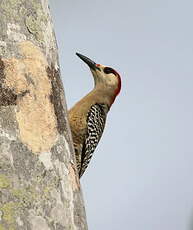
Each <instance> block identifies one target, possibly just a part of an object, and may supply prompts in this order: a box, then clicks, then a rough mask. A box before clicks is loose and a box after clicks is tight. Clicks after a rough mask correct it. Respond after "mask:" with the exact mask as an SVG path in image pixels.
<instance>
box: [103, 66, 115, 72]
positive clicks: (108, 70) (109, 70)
mask: <svg viewBox="0 0 193 230" xmlns="http://www.w3.org/2000/svg"><path fill="white" fill-rule="evenodd" d="M103 71H104V73H106V74H110V73H113V74H115V71H114V69H112V68H110V67H105V68H104V70H103Z"/></svg>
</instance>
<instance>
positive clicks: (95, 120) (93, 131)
mask: <svg viewBox="0 0 193 230" xmlns="http://www.w3.org/2000/svg"><path fill="white" fill-rule="evenodd" d="M107 112H108V106H107V105H105V104H95V105H92V106H91V108H90V111H89V113H88V116H87V124H88V126H87V133H86V139H85V142H84V143H83V148H82V156H81V164H80V170H79V177H81V176H82V175H83V173H84V171H85V170H86V168H87V167H88V164H89V162H90V160H91V158H92V155H93V152H94V150H95V148H96V147H97V145H98V143H99V140H100V138H101V136H102V133H103V130H104V127H105V121H106V115H107Z"/></svg>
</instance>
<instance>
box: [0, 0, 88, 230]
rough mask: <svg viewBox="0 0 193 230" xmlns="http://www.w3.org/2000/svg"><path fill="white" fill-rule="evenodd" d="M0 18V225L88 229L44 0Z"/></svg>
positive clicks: (14, 7)
mask: <svg viewBox="0 0 193 230" xmlns="http://www.w3.org/2000/svg"><path fill="white" fill-rule="evenodd" d="M0 19H1V20H0V28H1V30H0V57H1V58H0V230H3V229H6V230H22V229H25V230H31V229H32V230H49V229H50V230H52V229H58V230H62V229H66V230H70V229H72V230H76V229H77V230H79V229H80V230H82V229H83V230H85V229H87V226H86V218H85V212H84V204H83V199H82V194H81V189H80V185H79V180H78V177H77V173H76V170H75V163H74V158H73V154H72V152H73V149H72V141H71V138H70V135H69V126H68V121H67V117H66V115H67V113H66V104H65V98H64V92H63V87H62V83H61V79H60V72H59V67H58V56H57V47H56V41H55V36H54V33H53V26H52V22H51V18H50V13H49V9H48V3H47V0H0Z"/></svg>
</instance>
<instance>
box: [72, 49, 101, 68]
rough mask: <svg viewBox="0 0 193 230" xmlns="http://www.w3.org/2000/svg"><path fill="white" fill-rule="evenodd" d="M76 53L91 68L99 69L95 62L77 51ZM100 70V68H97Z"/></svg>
mask: <svg viewBox="0 0 193 230" xmlns="http://www.w3.org/2000/svg"><path fill="white" fill-rule="evenodd" d="M76 55H77V56H78V57H79V58H80V59H82V60H83V61H84V62H85V63H86V64H87V65H88V66H89V67H90V68H91V69H92V70H96V69H99V67H98V66H97V64H96V63H95V62H94V61H92V60H91V59H90V58H88V57H86V56H84V55H82V54H79V53H76ZM99 70H100V69H99Z"/></svg>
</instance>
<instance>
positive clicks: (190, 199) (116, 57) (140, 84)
mask: <svg viewBox="0 0 193 230" xmlns="http://www.w3.org/2000/svg"><path fill="white" fill-rule="evenodd" d="M50 6H51V10H52V15H53V20H54V24H55V32H56V37H57V41H58V46H59V55H60V65H61V72H62V77H63V82H64V88H65V92H66V99H67V104H68V106H69V107H71V106H72V105H73V104H74V103H75V102H76V101H77V100H79V99H80V98H81V97H82V96H84V95H85V94H86V93H87V92H88V91H89V90H91V89H92V87H93V79H92V76H91V73H90V71H89V69H88V67H87V66H86V64H85V63H83V62H82V61H81V60H80V59H79V58H78V57H76V56H75V52H77V51H78V52H80V53H82V54H84V55H86V56H88V57H90V58H91V59H93V60H94V61H95V62H97V63H101V64H104V65H109V66H111V67H113V68H115V69H116V70H117V71H118V72H119V73H120V75H121V77H122V91H121V93H120V95H119V97H118V98H117V99H116V101H115V103H114V105H113V107H112V109H111V111H110V112H109V116H108V120H107V125H106V130H105V132H104V135H103V137H102V140H101V142H100V144H99V146H98V148H97V150H96V151H95V155H94V157H93V159H92V161H91V164H90V166H89V168H88V169H87V172H86V173H85V175H84V176H83V178H82V180H81V182H82V187H83V193H84V199H85V204H86V211H87V218H88V225H89V230H99V229H100V230H103V229H108V230H120V229H128V230H193V225H192V226H191V223H193V179H192V174H193V139H192V137H193V106H192V101H193V29H192V23H193V13H192V11H193V2H192V0H184V1H181V0H157V1H154V0H146V1H144V0H135V1H130V0H129V1H128V0H119V1H117V0H106V1H104V0H98V1H92V0H84V1H83V0H82V1H78V0H70V1H66V0H50Z"/></svg>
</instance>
